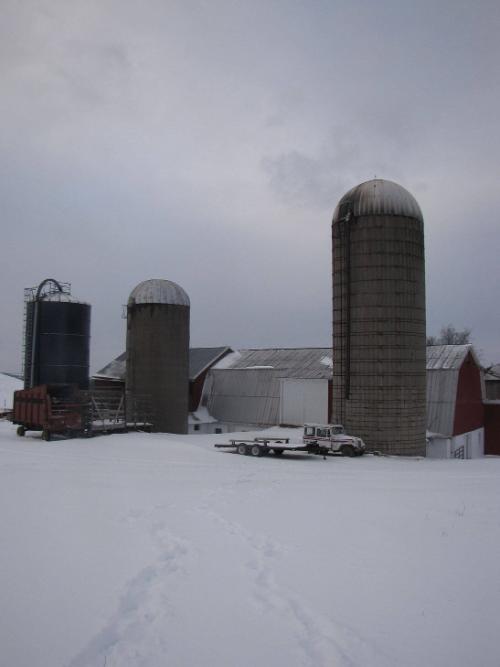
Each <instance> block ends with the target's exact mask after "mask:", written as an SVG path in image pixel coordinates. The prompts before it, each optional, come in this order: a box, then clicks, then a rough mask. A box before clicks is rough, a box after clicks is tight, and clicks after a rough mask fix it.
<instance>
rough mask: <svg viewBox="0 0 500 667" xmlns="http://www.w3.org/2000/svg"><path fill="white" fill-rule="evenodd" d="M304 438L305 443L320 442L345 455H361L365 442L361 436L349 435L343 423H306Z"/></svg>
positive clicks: (330, 449)
mask: <svg viewBox="0 0 500 667" xmlns="http://www.w3.org/2000/svg"><path fill="white" fill-rule="evenodd" d="M302 440H303V442H304V444H305V445H312V444H315V443H316V444H318V445H320V446H322V447H327V448H328V449H329V451H331V452H339V453H340V454H342V455H343V456H361V455H362V454H364V453H365V443H364V442H363V441H362V440H361V438H357V437H356V436H353V435H347V434H346V433H345V431H344V427H343V426H342V424H304V435H303V437H302Z"/></svg>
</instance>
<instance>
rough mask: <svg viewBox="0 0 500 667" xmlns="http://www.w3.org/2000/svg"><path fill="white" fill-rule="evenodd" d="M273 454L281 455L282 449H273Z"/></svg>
mask: <svg viewBox="0 0 500 667" xmlns="http://www.w3.org/2000/svg"><path fill="white" fill-rule="evenodd" d="M273 452H274V456H281V455H282V454H283V450H282V449H273Z"/></svg>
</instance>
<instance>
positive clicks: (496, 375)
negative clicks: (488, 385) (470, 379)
mask: <svg viewBox="0 0 500 667" xmlns="http://www.w3.org/2000/svg"><path fill="white" fill-rule="evenodd" d="M484 379H485V380H486V381H487V382H491V381H493V382H495V381H496V382H498V381H499V380H500V364H495V365H494V366H490V368H488V371H487V372H486V373H485V374H484Z"/></svg>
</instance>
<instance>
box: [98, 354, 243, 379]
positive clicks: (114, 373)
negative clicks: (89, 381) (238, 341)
mask: <svg viewBox="0 0 500 667" xmlns="http://www.w3.org/2000/svg"><path fill="white" fill-rule="evenodd" d="M230 349H231V348H230V347H192V348H190V349H189V379H190V380H194V379H195V378H197V377H198V375H199V374H200V373H201V372H202V371H203V370H204V369H205V368H206V367H207V366H208V365H210V363H212V362H213V360H214V359H217V358H218V357H220V356H221V354H224V352H225V351H227V350H230ZM126 357H127V354H126V352H123V354H120V356H119V357H116V359H113V361H111V362H110V363H109V364H107V365H106V366H104V368H101V370H100V371H98V372H97V373H96V375H95V377H105V378H110V379H113V380H125V373H126Z"/></svg>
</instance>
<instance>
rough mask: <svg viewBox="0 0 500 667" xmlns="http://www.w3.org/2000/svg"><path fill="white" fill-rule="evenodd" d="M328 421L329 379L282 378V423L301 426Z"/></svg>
mask: <svg viewBox="0 0 500 667" xmlns="http://www.w3.org/2000/svg"><path fill="white" fill-rule="evenodd" d="M305 422H315V423H318V424H326V423H327V422H328V380H312V379H301V378H282V379H281V383H280V424H290V425H293V426H301V425H302V424H304V423H305Z"/></svg>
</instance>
